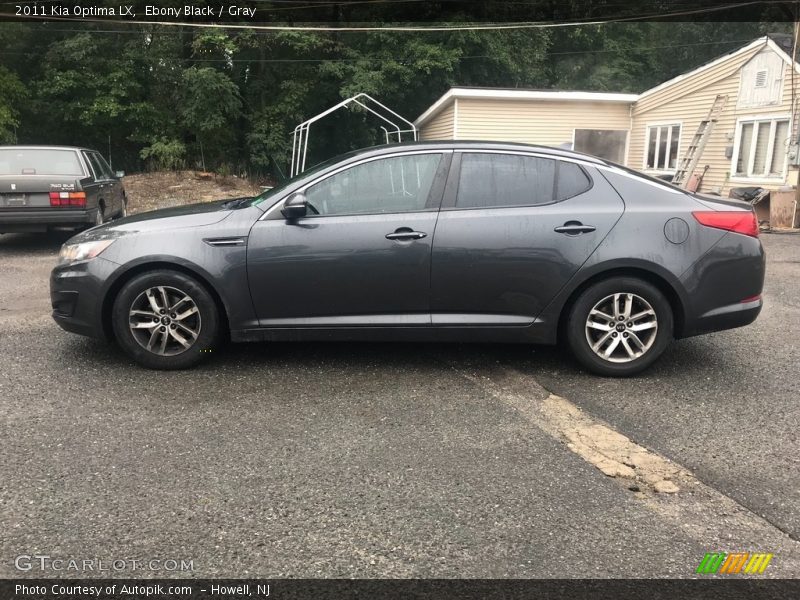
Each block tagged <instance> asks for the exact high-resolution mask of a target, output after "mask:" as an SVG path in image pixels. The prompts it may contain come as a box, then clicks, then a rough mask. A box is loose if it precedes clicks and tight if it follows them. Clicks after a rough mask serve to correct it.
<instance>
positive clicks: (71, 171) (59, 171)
mask: <svg viewBox="0 0 800 600" xmlns="http://www.w3.org/2000/svg"><path fill="white" fill-rule="evenodd" d="M0 175H76V176H77V175H83V168H82V167H81V163H80V161H79V160H78V153H77V152H75V151H73V150H49V149H41V150H39V149H31V150H22V149H18V148H2V149H0Z"/></svg>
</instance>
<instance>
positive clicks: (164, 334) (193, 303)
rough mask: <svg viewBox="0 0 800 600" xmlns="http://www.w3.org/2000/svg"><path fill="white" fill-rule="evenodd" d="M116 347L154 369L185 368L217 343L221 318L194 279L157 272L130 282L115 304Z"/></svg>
mask: <svg viewBox="0 0 800 600" xmlns="http://www.w3.org/2000/svg"><path fill="white" fill-rule="evenodd" d="M112 325H113V328H114V334H115V337H116V340H117V342H118V343H119V345H120V346H121V347H122V349H123V350H124V351H125V353H126V354H128V355H129V356H130V357H131V358H133V360H135V361H136V362H137V363H139V364H140V365H142V366H144V367H147V368H150V369H185V368H188V367H191V366H193V365H195V364H197V363H198V362H200V361H201V360H203V358H205V357H207V356H208V354H209V352H210V351H211V349H212V348H213V347H214V346H215V344H216V343H217V339H218V335H219V329H220V326H219V314H218V311H217V307H216V304H215V302H214V299H213V298H212V296H211V294H210V293H209V292H208V290H207V289H206V288H205V287H204V286H203V285H202V284H201V283H199V282H198V281H197V280H195V279H194V278H192V277H190V276H188V275H185V274H184V273H179V272H175V271H168V270H157V271H151V272H148V273H143V274H141V275H137V276H136V277H134V278H133V279H131V280H130V281H129V282H127V283H126V284H125V285H124V286H123V287H122V289H121V290H120V292H119V294H118V295H117V298H116V300H115V301H114V308H113V311H112Z"/></svg>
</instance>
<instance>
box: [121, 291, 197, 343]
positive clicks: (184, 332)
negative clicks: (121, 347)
mask: <svg viewBox="0 0 800 600" xmlns="http://www.w3.org/2000/svg"><path fill="white" fill-rule="evenodd" d="M128 327H129V328H130V331H131V334H132V335H133V338H134V339H135V340H136V341H137V342H138V344H139V345H140V346H142V347H143V348H144V349H145V350H147V351H149V352H152V353H153V354H158V355H159V356H175V355H176V354H181V353H182V352H185V351H186V350H188V349H189V348H191V347H192V346H193V345H194V343H195V342H196V341H197V337H198V336H199V335H200V327H201V319H200V310H199V309H198V308H197V304H196V303H195V301H194V300H193V299H192V298H191V296H189V294H186V293H185V292H182V291H181V290H179V289H177V288H174V287H171V286H165V285H160V286H156V287H151V288H148V289H146V290H145V291H143V292H142V293H141V294H139V295H138V296H137V297H136V299H135V300H134V301H133V303H132V304H131V307H130V310H129V312H128Z"/></svg>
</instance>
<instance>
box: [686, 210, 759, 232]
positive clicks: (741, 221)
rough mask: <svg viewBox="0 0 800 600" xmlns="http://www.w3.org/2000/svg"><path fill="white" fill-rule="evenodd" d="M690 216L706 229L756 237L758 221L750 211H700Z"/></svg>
mask: <svg viewBox="0 0 800 600" xmlns="http://www.w3.org/2000/svg"><path fill="white" fill-rule="evenodd" d="M692 215H694V218H695V219H697V222H698V223H700V224H701V225H705V226H706V227H714V228H716V229H724V230H726V231H733V232H734V233H741V234H743V235H749V236H750V237H758V220H757V219H756V214H755V213H754V212H752V211H747V212H746V211H741V210H737V211H727V210H726V211H717V210H700V211H696V212H693V213H692Z"/></svg>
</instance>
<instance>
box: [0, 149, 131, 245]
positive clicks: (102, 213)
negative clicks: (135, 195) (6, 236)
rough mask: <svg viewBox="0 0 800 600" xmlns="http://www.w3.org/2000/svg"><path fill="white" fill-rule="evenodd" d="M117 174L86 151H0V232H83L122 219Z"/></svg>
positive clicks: (123, 199)
mask: <svg viewBox="0 0 800 600" xmlns="http://www.w3.org/2000/svg"><path fill="white" fill-rule="evenodd" d="M123 175H124V173H123V172H122V171H117V172H112V171H111V167H110V166H109V164H108V163H107V162H106V159H105V158H103V157H102V155H101V154H100V153H99V152H97V151H96V150H89V149H88V148H73V147H70V146H0V233H9V232H17V231H33V232H44V231H48V230H51V229H85V228H87V227H91V226H93V225H100V224H102V223H105V222H106V221H108V220H110V219H117V218H122V217H124V216H125V215H126V214H127V210H128V199H127V197H126V195H125V189H124V187H123V185H122V181H121V178H122V176H123Z"/></svg>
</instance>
